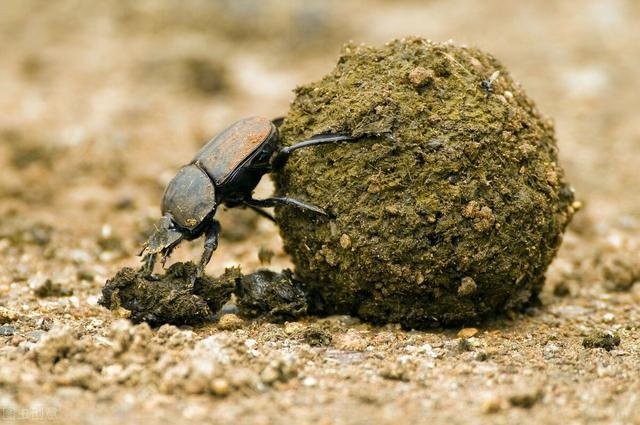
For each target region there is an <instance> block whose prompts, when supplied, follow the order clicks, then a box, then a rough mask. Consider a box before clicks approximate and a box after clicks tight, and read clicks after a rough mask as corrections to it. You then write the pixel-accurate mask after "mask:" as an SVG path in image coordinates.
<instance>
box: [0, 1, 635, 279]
mask: <svg viewBox="0 0 640 425" xmlns="http://www.w3.org/2000/svg"><path fill="white" fill-rule="evenodd" d="M639 20H640V2H638V1H635V0H626V1H625V0H583V1H575V0H561V1H556V0H553V1H552V0H540V1H536V2H517V1H516V2H514V1H506V0H486V1H482V2H478V1H473V0H449V1H444V0H426V1H417V0H416V1H391V0H389V1H383V0H373V1H364V0H362V1H349V0H326V1H301V0H300V1H296V0H289V1H287V0H191V1H189V2H185V1H179V0H163V1H158V0H139V1H128V0H104V1H100V2H89V1H82V0H58V1H54V2H52V1H45V0H4V1H3V2H2V13H0V110H1V111H2V114H0V253H1V252H2V251H4V252H5V254H8V255H5V256H4V258H3V260H2V262H3V265H4V266H7V267H8V268H4V269H5V270H10V272H7V273H13V275H12V276H5V277H3V282H5V283H6V282H9V281H12V280H14V279H15V278H16V277H20V275H21V274H22V275H29V274H31V273H33V272H34V270H33V269H34V268H37V269H38V270H37V272H42V270H44V273H53V274H56V275H60V274H62V275H65V274H66V275H68V276H71V275H75V273H76V271H77V268H78V266H80V268H81V269H82V268H83V267H84V268H86V269H87V270H89V272H91V273H97V275H98V276H102V275H104V276H108V275H109V273H111V272H112V271H113V270H115V268H116V267H117V266H121V265H124V264H127V265H134V264H136V263H137V261H138V260H137V258H136V257H135V254H136V253H137V250H138V249H139V246H140V244H141V243H142V241H143V240H144V238H145V236H146V234H147V232H148V231H149V230H150V228H151V227H150V226H151V225H152V223H153V221H154V220H156V219H157V218H158V217H159V204H160V198H161V196H162V192H163V189H164V186H165V184H166V183H167V182H168V181H169V180H170V179H171V178H172V177H173V175H174V174H175V172H176V170H177V169H178V167H179V166H180V165H182V164H184V163H186V162H188V161H189V160H190V159H191V157H192V156H193V154H194V153H195V152H196V151H197V149H198V148H199V147H200V146H202V145H203V144H204V143H205V142H206V141H207V140H208V139H209V138H210V137H211V136H213V135H215V134H216V133H217V132H218V131H219V130H221V129H222V128H224V127H226V126H227V125H229V124H230V123H232V122H234V121H235V120H237V119H240V118H242V117H245V116H251V115H263V116H267V117H275V116H280V115H284V114H285V113H286V112H287V107H288V104H289V102H290V101H291V100H292V90H293V89H294V88H295V87H296V86H297V85H299V84H304V83H306V82H310V81H313V80H316V79H319V78H321V77H322V76H323V75H324V74H325V73H327V72H328V71H330V70H331V69H332V68H333V66H334V64H335V62H336V60H337V57H338V54H339V51H340V48H341V46H342V44H343V43H345V42H347V41H349V40H353V41H354V42H356V43H360V42H362V43H367V44H373V45H380V44H383V43H385V42H387V41H389V40H391V39H393V38H401V37H403V36H407V35H418V36H423V37H426V38H429V39H432V40H434V41H446V40H448V39H453V40H454V41H455V42H457V43H460V44H467V45H474V46H477V47H479V48H481V49H484V50H486V51H489V52H491V53H493V54H494V55H495V56H497V57H498V58H499V59H500V60H501V61H502V62H503V63H504V64H505V65H506V66H507V68H509V69H510V70H511V72H512V73H513V75H514V76H515V78H516V79H518V80H519V81H520V82H521V83H522V85H523V86H524V88H525V89H526V91H527V92H528V94H529V95H530V96H531V97H532V98H533V99H534V100H535V101H536V102H537V104H538V106H539V109H540V110H541V111H542V112H543V113H545V114H547V115H549V116H550V117H552V118H553V119H554V121H555V123H556V128H557V137H558V141H559V146H560V156H561V159H562V163H563V165H564V167H565V169H566V171H567V174H568V176H569V180H570V181H571V182H572V183H573V185H574V186H575V189H576V192H577V195H578V199H580V200H581V201H582V202H583V203H584V205H585V209H584V211H583V212H582V213H581V214H580V215H579V216H578V217H577V218H576V220H575V222H574V230H575V231H576V232H577V233H582V234H588V233H589V232H593V231H596V232H597V229H598V226H617V227H620V228H621V229H623V231H624V232H626V233H627V234H637V231H638V230H637V229H638V227H637V220H638V218H639V215H640V191H639V190H638V186H639V183H640V173H639V172H638V167H637V165H636V161H637V158H638V157H639V154H640V120H638V119H637V115H638V106H640V105H639V104H640V102H639V99H640V98H639V96H638V93H639V92H640V78H639V75H640V74H639V72H640V71H639V70H640V43H638V41H639V40H640V26H638V24H637V23H638V22H639ZM271 188H272V187H271V185H270V183H269V182H268V181H267V182H264V184H262V185H261V186H260V187H259V192H260V193H259V195H267V194H268V193H269V191H270V190H271ZM221 221H222V225H223V236H222V237H223V240H222V243H221V246H220V249H219V251H218V252H216V254H215V256H214V260H213V261H212V264H211V265H210V269H209V271H210V272H212V273H214V272H220V271H222V269H223V268H224V266H225V265H229V264H237V263H241V264H243V266H245V267H246V269H247V271H248V270H250V269H252V268H255V267H257V266H258V265H259V264H260V263H259V261H258V256H257V252H258V251H259V250H260V249H262V250H263V251H264V252H268V251H274V252H275V253H276V255H275V257H274V259H273V263H272V266H274V267H278V266H286V265H287V264H288V261H287V259H286V257H285V256H284V255H283V254H282V252H281V247H280V241H279V238H278V236H277V229H276V228H275V227H274V226H273V225H272V224H270V223H268V222H266V221H264V220H258V219H257V218H256V217H253V215H251V213H250V212H246V211H231V212H229V211H227V212H222V213H221ZM249 235H251V238H249V239H247V237H248V236H249ZM200 244H201V241H198V242H196V243H194V244H191V245H190V246H188V245H187V244H185V247H181V249H179V250H178V251H177V253H176V258H177V259H186V258H190V259H194V258H195V259H197V258H198V255H199V253H200V249H201V248H200ZM23 245H29V246H31V245H33V246H36V247H37V248H36V249H37V250H36V251H34V252H35V253H36V254H34V256H33V257H27V259H26V260H25V258H24V256H23V257H20V255H22V254H23V253H24V249H23V248H22V246H23ZM12 254H15V255H12ZM47 269H48V271H47ZM99 280H100V279H96V281H99Z"/></svg>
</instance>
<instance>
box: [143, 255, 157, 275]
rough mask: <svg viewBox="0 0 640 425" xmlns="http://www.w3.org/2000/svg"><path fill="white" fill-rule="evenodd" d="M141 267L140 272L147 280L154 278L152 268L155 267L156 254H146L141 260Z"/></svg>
mask: <svg viewBox="0 0 640 425" xmlns="http://www.w3.org/2000/svg"><path fill="white" fill-rule="evenodd" d="M142 263H143V264H142V267H141V268H140V272H141V273H142V274H143V276H144V277H146V278H147V279H152V278H154V276H153V267H154V266H155V265H156V254H147V255H145V256H144V258H143V259H142ZM154 280H155V279H154Z"/></svg>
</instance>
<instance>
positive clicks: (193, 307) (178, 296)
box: [99, 262, 307, 325]
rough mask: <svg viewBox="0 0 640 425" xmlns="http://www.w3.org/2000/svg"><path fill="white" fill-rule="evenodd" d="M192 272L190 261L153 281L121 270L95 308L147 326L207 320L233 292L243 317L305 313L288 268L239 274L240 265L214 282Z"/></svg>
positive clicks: (304, 303) (276, 317) (303, 300)
mask: <svg viewBox="0 0 640 425" xmlns="http://www.w3.org/2000/svg"><path fill="white" fill-rule="evenodd" d="M196 273H197V267H196V265H195V264H193V263H191V262H187V263H175V264H172V265H171V267H169V268H168V269H167V271H166V273H164V274H162V275H154V276H153V277H150V276H146V275H145V273H144V272H142V271H140V270H135V269H132V268H130V267H124V268H122V269H121V270H120V271H118V273H116V275H115V276H114V277H112V278H111V279H109V280H108V281H107V282H106V284H105V286H104V288H103V289H102V298H101V299H100V301H99V304H100V305H102V306H103V307H106V308H108V309H110V310H115V311H119V310H124V312H123V313H124V315H125V316H127V317H128V318H129V319H131V320H132V321H133V322H136V323H138V322H148V323H149V324H151V325H162V324H165V323H168V324H173V325H185V324H186V325H194V324H200V323H205V322H209V321H212V320H214V319H215V317H216V313H218V312H220V310H221V309H222V307H223V306H224V305H225V304H226V303H227V302H229V301H230V300H231V299H232V294H234V293H235V295H236V296H235V302H236V305H237V310H238V313H239V314H240V315H241V316H243V317H246V318H260V319H264V320H267V321H271V322H284V321H285V320H287V319H289V320H292V319H296V318H299V317H302V316H304V315H306V312H307V300H306V297H305V294H304V292H303V291H302V289H301V288H300V282H298V281H297V280H296V279H294V277H293V273H292V272H291V271H290V270H284V271H283V272H281V273H275V272H273V271H270V270H258V271H256V272H255V273H251V274H246V275H244V274H242V273H241V271H240V268H239V267H230V268H227V269H226V270H225V272H224V274H222V275H221V276H219V277H215V278H214V277H210V276H207V275H203V276H200V277H198V276H197V275H196Z"/></svg>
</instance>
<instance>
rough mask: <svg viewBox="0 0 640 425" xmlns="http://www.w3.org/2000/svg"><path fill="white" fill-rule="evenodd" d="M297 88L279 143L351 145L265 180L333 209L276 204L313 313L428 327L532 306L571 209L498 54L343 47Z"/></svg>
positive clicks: (530, 110) (320, 150)
mask: <svg viewBox="0 0 640 425" xmlns="http://www.w3.org/2000/svg"><path fill="white" fill-rule="evenodd" d="M295 93H296V97H295V100H294V102H293V103H292V105H291V108H290V110H289V112H288V114H287V116H286V118H285V120H284V123H283V125H282V127H281V135H282V143H283V145H285V146H287V145H292V144H293V143H295V142H298V141H300V140H304V139H308V138H310V137H312V136H314V135H316V134H321V133H340V134H349V135H352V136H354V137H357V138H358V140H357V141H356V142H343V143H340V144H331V145H324V146H319V147H315V148H310V149H306V150H305V149H303V150H300V151H299V152H296V154H295V155H294V156H293V157H292V158H291V159H290V161H289V162H288V164H287V166H286V167H285V168H284V169H283V170H282V171H281V172H279V173H278V174H276V175H275V179H276V184H277V187H278V190H279V191H281V192H282V193H286V194H287V195H289V196H292V197H295V198H298V199H301V200H304V201H306V202H310V203H312V204H315V205H318V206H320V207H322V208H324V209H326V210H327V211H328V212H329V214H330V218H325V217H320V216H318V215H314V214H308V213H306V212H304V211H300V210H298V209H295V208H288V207H280V208H276V214H277V220H278V223H279V226H280V229H281V235H282V238H283V240H284V246H285V250H286V252H287V253H289V254H290V255H291V257H292V259H293V262H294V264H295V270H296V275H297V276H299V278H300V279H301V280H302V281H303V282H305V290H306V291H307V292H308V298H310V299H312V300H313V303H312V304H311V305H310V306H309V309H310V311H312V312H314V313H322V314H334V313H339V314H353V315H357V316H359V317H361V318H363V319H365V320H369V321H372V322H376V323H382V322H399V323H402V324H403V325H405V326H408V327H424V326H430V325H432V324H434V323H435V324H437V323H443V324H452V323H458V322H468V321H473V320H477V319H480V318H483V317H486V316H489V315H493V314H496V313H500V312H503V311H505V310H509V309H518V308H522V307H524V306H527V305H529V304H531V303H533V302H535V301H536V300H537V295H538V293H539V292H540V290H541V288H542V286H543V283H544V279H545V277H544V276H545V271H546V269H547V267H548V265H549V263H550V262H551V261H552V259H553V258H554V256H555V254H556V252H557V250H558V248H559V246H560V243H561V241H562V236H563V232H564V230H565V227H566V226H567V224H568V223H569V221H570V220H571V217H572V216H573V214H574V212H575V210H576V209H577V206H578V205H577V204H576V203H574V195H573V190H572V189H571V187H570V186H569V184H568V183H567V181H566V180H565V176H564V172H563V170H562V168H561V167H560V165H559V164H558V148H557V146H556V140H555V136H554V129H553V126H552V123H551V121H550V120H549V119H547V118H546V117H544V116H543V115H542V114H541V113H540V112H539V111H538V110H537V109H536V106H535V104H534V103H533V101H532V100H531V99H529V98H528V97H527V95H526V94H525V93H524V91H523V89H522V88H521V87H520V86H519V85H518V84H517V83H516V82H515V81H514V79H513V78H512V76H511V75H510V73H509V72H508V71H507V70H506V69H505V68H504V67H503V66H502V64H501V63H500V62H498V61H497V60H496V59H495V58H494V57H493V56H491V55H489V54H487V53H485V52H482V51H480V50H478V49H475V48H469V47H461V46H456V45H454V44H451V43H445V44H441V43H433V42H430V41H426V40H424V39H421V38H410V39H404V40H396V41H392V42H390V43H388V44H386V45H385V46H383V47H368V46H362V45H361V46H356V45H351V44H349V45H346V46H345V47H344V49H343V52H342V55H341V56H340V58H339V60H338V63H337V66H336V67H335V69H334V70H333V71H332V72H330V73H329V74H328V75H326V76H325V77H324V78H322V79H321V80H320V81H317V82H314V83H311V84H307V85H304V86H301V87H298V88H297V89H296V92H295Z"/></svg>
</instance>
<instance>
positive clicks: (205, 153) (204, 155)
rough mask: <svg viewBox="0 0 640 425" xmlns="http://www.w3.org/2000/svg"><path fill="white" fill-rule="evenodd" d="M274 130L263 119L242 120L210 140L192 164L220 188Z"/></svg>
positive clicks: (272, 126) (271, 124)
mask: <svg viewBox="0 0 640 425" xmlns="http://www.w3.org/2000/svg"><path fill="white" fill-rule="evenodd" d="M275 131H276V128H275V126H274V125H273V123H272V122H271V121H270V120H268V119H267V118H262V117H251V118H245V119H243V120H240V121H238V122H236V123H235V124H232V125H231V126H229V127H227V128H226V129H225V130H223V131H222V133H220V134H218V135H217V136H216V137H214V138H213V139H211V140H210V141H209V143H207V144H206V145H205V146H204V147H203V148H202V149H201V150H200V152H198V153H197V154H196V156H195V157H194V159H193V161H192V163H197V164H198V165H199V166H200V167H201V168H202V169H204V170H205V171H206V172H207V174H208V175H209V177H211V178H212V179H213V181H214V182H215V184H216V186H221V185H223V184H224V183H225V182H226V181H227V180H228V179H229V177H231V176H232V175H233V172H234V171H235V170H236V169H237V168H238V167H239V166H240V165H241V164H242V163H243V162H244V161H245V160H246V159H247V158H249V157H250V156H251V155H252V154H253V153H254V152H256V151H257V150H258V149H259V148H260V147H261V146H262V145H264V143H266V142H267V141H268V140H269V139H270V138H271V137H272V135H273V134H274V133H275Z"/></svg>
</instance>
